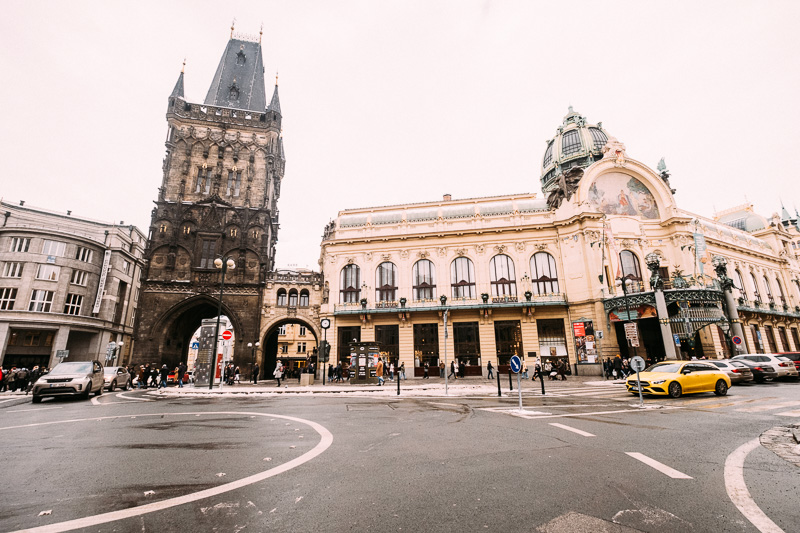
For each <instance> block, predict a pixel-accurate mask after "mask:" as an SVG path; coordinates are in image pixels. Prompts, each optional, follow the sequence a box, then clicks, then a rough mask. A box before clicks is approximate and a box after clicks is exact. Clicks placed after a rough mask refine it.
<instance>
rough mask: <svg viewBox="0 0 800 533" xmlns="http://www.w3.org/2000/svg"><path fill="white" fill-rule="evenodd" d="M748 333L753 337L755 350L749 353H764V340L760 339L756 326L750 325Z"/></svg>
mask: <svg viewBox="0 0 800 533" xmlns="http://www.w3.org/2000/svg"><path fill="white" fill-rule="evenodd" d="M750 333H751V335H752V336H753V344H754V345H755V350H752V351H751V353H753V352H755V353H764V339H762V338H761V332H760V331H759V330H758V326H756V325H755V324H750Z"/></svg>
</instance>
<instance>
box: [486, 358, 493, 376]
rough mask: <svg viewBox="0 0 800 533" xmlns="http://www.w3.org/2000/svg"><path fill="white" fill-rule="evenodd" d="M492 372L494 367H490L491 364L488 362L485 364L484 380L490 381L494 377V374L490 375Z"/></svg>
mask: <svg viewBox="0 0 800 533" xmlns="http://www.w3.org/2000/svg"><path fill="white" fill-rule="evenodd" d="M493 371H494V367H493V366H492V362H491V361H489V362H488V363H486V372H487V376H486V378H487V379H492V378H493V377H494V374H493V373H492V372H493Z"/></svg>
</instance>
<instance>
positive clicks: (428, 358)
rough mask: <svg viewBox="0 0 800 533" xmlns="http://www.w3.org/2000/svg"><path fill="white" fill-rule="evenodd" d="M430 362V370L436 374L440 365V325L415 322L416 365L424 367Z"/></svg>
mask: <svg viewBox="0 0 800 533" xmlns="http://www.w3.org/2000/svg"><path fill="white" fill-rule="evenodd" d="M425 363H428V366H429V367H430V370H429V372H431V373H433V374H434V375H436V374H435V373H436V370H435V368H436V367H438V366H439V326H438V325H437V324H414V366H415V367H418V368H422V367H423V366H425Z"/></svg>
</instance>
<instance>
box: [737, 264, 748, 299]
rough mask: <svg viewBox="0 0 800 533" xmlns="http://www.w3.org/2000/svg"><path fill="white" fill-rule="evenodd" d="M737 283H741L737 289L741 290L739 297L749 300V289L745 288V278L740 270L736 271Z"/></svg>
mask: <svg viewBox="0 0 800 533" xmlns="http://www.w3.org/2000/svg"><path fill="white" fill-rule="evenodd" d="M736 281H738V282H739V285H738V286H737V287H736V288H737V289H739V297H740V298H744V299H745V300H747V289H746V288H745V286H744V278H743V277H742V273H741V272H739V271H738V270H736Z"/></svg>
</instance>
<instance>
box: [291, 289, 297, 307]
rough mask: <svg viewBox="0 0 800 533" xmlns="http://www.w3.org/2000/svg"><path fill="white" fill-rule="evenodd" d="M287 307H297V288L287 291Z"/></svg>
mask: <svg viewBox="0 0 800 533" xmlns="http://www.w3.org/2000/svg"><path fill="white" fill-rule="evenodd" d="M289 307H297V289H291V290H290V291H289Z"/></svg>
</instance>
